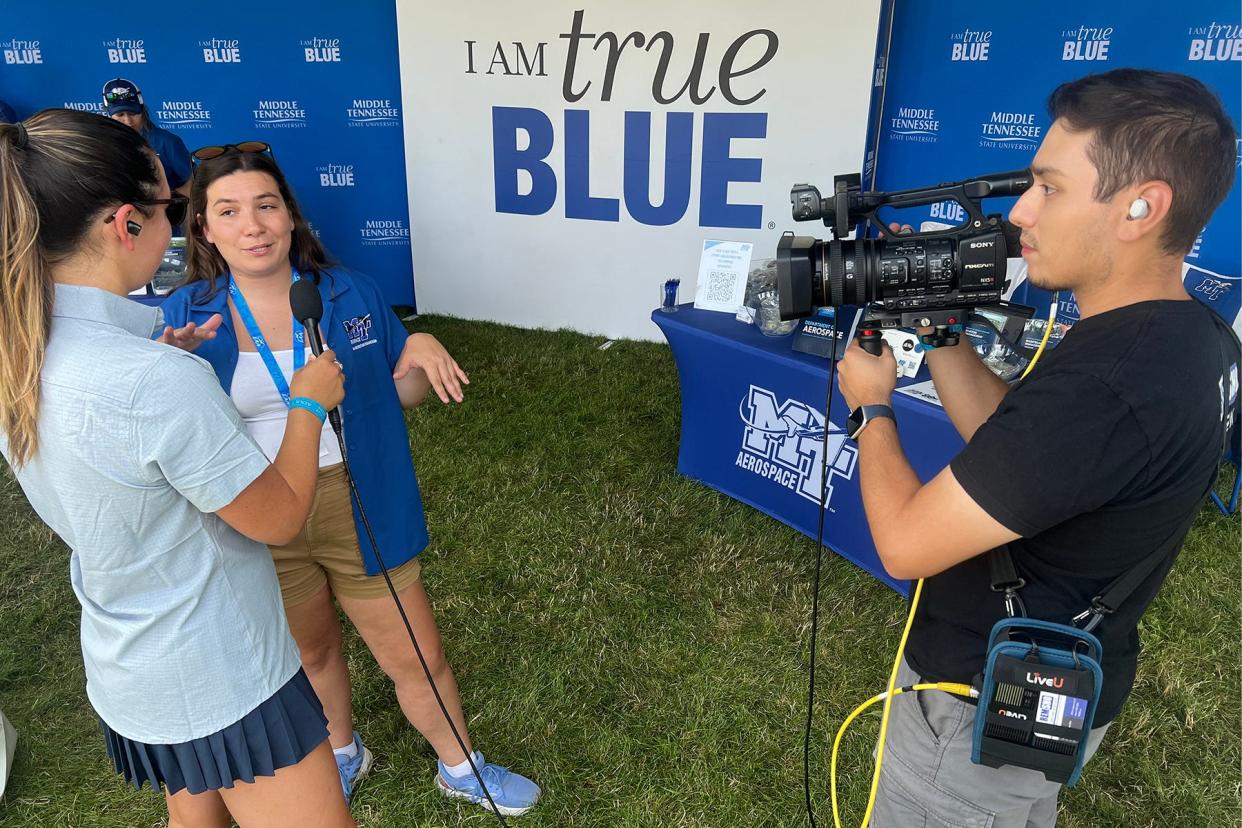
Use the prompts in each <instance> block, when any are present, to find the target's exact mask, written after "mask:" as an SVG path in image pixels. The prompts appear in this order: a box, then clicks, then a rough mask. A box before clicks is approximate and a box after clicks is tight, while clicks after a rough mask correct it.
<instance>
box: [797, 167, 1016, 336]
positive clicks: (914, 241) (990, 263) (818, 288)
mask: <svg viewBox="0 0 1242 828" xmlns="http://www.w3.org/2000/svg"><path fill="white" fill-rule="evenodd" d="M1030 186H1031V174H1030V171H1029V170H1018V171H1015V172H1008V173H999V174H997V175H989V176H983V177H980V178H975V179H971V180H968V181H959V182H955V183H950V184H938V185H936V186H934V187H927V188H921V189H914V190H902V191H898V192H889V193H879V192H875V193H864V192H862V190H861V178H860V176H858V175H844V176H837V177H836V179H835V180H834V192H833V196H832V198H821V196H820V193H819V190H817V189H816V188H815V187H813V186H811V185H809V184H798V185H795V186H794V187H793V188H792V190H791V191H790V194H789V197H790V201H791V202H792V203H793V218H794V220H795V221H811V220H813V219H823V222H824V224H825V225H827V226H829V227H830V228H832V233H833V239H832V240H831V241H822V240H820V239H816V238H813V237H810V236H795V235H793V233H791V232H786V233H785V234H784V235H783V236H781V240H780V242H779V243H778V245H777V251H776V262H777V293H778V297H779V302H780V313H781V318H783V319H794V318H797V317H802V316H808V315H810V314H811V313H812V312H813V311H814V309H815V308H817V307H823V306H830V307H839V306H841V305H860V306H861V305H866V306H868V309H867V314H866V321H867V323H868V324H869V325H872V326H876V327H882V328H884V327H899V326H903V327H915V326H920V327H936V328H937V329H938V330H939V331H940V332H941V334H942V338H943V336H944V334H945V333H946V332H949V333H950V334H953V341H952V342H942V343H941V344H954V343H955V342H956V336H955V334H956V333H957V332H960V326H961V325H963V324H964V323H965V322H966V321H967V318H968V317H969V316H970V314H971V312H972V311H974V310H975V309H988V310H990V311H992V312H993V315H994V316H996V315H999V316H1002V317H1011V316H1013V317H1021V318H1028V317H1029V316H1030V315H1031V311H1030V309H1027V308H1021V307H1020V306H1011V305H1008V304H1007V303H1005V302H1003V301H1002V300H1001V296H1002V294H1003V293H1004V291H1005V289H1006V280H1005V272H1006V259H1008V258H1010V257H1011V256H1017V255H1019V249H1020V246H1019V242H1018V235H1019V231H1018V229H1017V228H1016V227H1014V226H1013V225H1011V224H1009V223H1008V222H1006V221H1003V220H1002V219H1001V217H1000V216H999V215H984V213H983V209H982V206H981V204H980V202H981V201H982V199H984V198H989V197H1000V196H1014V195H1020V194H1021V193H1023V192H1025V191H1026V190H1027V189H1028V188H1029V187H1030ZM943 201H955V202H957V203H958V204H959V205H961V207H962V208H963V209H964V210H965V212H966V216H967V218H966V220H965V222H964V223H962V224H961V225H959V226H957V227H953V228H950V229H947V230H936V231H932V232H927V233H913V234H897V233H894V232H893V231H892V230H890V229H889V228H888V227H887V226H885V224H884V223H883V222H882V221H881V220H879V219H878V218H877V217H876V212H877V211H878V210H879V209H880V208H881V207H885V206H890V207H917V206H921V205H926V204H935V203H938V202H943ZM867 226H872V227H874V228H875V229H876V231H877V232H878V234H879V235H878V238H863V236H864V235H865V233H866V228H867ZM855 229H858V231H859V232H858V233H857V234H856V238H855V239H846V238H845V237H846V236H847V235H849V234H850V233H851V232H852V231H853V230H855ZM1018 327H1020V325H1019V326H1018ZM952 329H955V330H952Z"/></svg>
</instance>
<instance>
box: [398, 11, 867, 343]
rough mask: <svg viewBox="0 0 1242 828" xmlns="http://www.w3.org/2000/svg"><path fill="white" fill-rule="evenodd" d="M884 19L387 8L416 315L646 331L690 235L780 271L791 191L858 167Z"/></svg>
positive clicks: (692, 248)
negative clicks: (394, 29)
mask: <svg viewBox="0 0 1242 828" xmlns="http://www.w3.org/2000/svg"><path fill="white" fill-rule="evenodd" d="M579 12H580V14H579ZM878 19H879V2H878V0H868V2H856V3H851V4H848V5H847V4H830V3H823V2H822V1H821V2H810V1H807V2H803V1H802V0H797V1H796V2H794V1H791V2H784V3H779V4H777V3H770V4H756V3H742V2H736V1H735V0H729V2H704V1H703V0H695V1H694V2H681V3H669V2H652V0H635V2H630V3H627V4H616V3H607V4H606V3H600V2H586V0H578V2H575V3H563V2H555V1H554V0H543V2H539V3H530V4H525V5H522V6H518V5H513V6H501V5H498V4H495V3H492V2H484V1H483V0H458V1H457V2H452V3H436V4H428V3H415V2H412V0H398V4H397V22H398V36H399V42H400V62H401V85H402V97H403V101H404V110H405V114H406V117H405V140H406V153H407V155H406V157H407V170H408V172H407V175H408V186H409V197H410V205H411V211H410V212H411V219H412V235H413V241H414V243H413V257H414V264H415V270H416V272H417V273H418V297H417V299H418V306H419V310H420V311H424V312H433V313H448V314H453V315H457V316H462V317H466V318H470V319H491V320H497V321H501V322H507V323H511V324H516V325H521V326H524V327H550V328H559V327H568V328H573V329H575V330H579V331H584V332H588V333H598V334H605V335H608V336H612V337H633V338H639V339H658V338H660V337H659V331H658V329H657V328H656V327H655V325H653V324H652V323H651V321H650V319H649V315H650V312H651V310H652V308H654V307H655V305H656V304H657V301H658V295H659V289H658V285H659V284H660V283H661V282H663V280H664V279H665V278H667V277H669V276H679V277H681V279H682V288H681V296H682V300H683V301H689V299H690V298H692V297H693V295H694V287H695V284H694V282H695V276H696V274H697V270H698V258H699V253H700V251H701V249H702V240H703V239H706V238H717V239H726V240H737V241H750V242H753V243H754V244H755V250H756V254H755V257H756V259H758V258H764V257H772V256H774V255H775V248H776V242H777V239H778V238H779V236H780V233H781V231H782V230H786V229H795V226H794V224H793V222H792V220H791V219H790V216H789V187H790V185H791V184H793V183H795V182H804V181H811V182H813V183H817V184H818V185H819V186H820V189H821V191H822V192H824V193H826V194H827V193H830V192H831V189H832V177H833V176H834V175H835V174H839V173H846V172H859V171H860V168H861V165H862V161H863V153H864V146H863V145H864V141H865V137H866V131H867V112H868V105H869V101H870V94H871V81H872V74H873V64H874V58H875V41H876V27H877V25H878ZM519 44H520V46H519ZM571 56H572V59H571ZM662 64H663V66H664V71H663V73H661V66H662ZM610 65H611V73H610V71H609V67H610ZM752 67H753V69H752ZM747 70H751V71H747ZM610 80H611V84H610V83H609V81H610ZM687 84H688V87H687ZM647 123H649V125H650V126H649V130H648V129H647V128H646V124H647ZM670 133H671V135H670ZM627 135H628V138H627ZM666 139H667V140H668V141H669V143H668V144H667V145H666ZM666 146H668V147H669V148H671V151H666ZM666 174H667V175H668V176H669V180H670V182H671V183H670V186H669V188H668V189H669V191H670V192H669V193H667V194H666V193H665V189H666V186H665V180H666ZM627 182H628V185H629V186H628V187H627ZM799 232H800V233H802V234H807V233H811V234H814V235H819V236H821V237H822V236H823V235H824V233H825V232H826V228H824V227H823V226H822V225H819V224H814V225H810V224H808V225H803V226H802V228H801V229H800V230H799Z"/></svg>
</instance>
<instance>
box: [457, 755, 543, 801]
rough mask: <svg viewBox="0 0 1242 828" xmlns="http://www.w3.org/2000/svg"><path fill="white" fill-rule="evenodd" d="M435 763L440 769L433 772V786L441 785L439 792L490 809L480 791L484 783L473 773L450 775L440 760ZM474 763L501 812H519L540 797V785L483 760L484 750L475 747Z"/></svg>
mask: <svg viewBox="0 0 1242 828" xmlns="http://www.w3.org/2000/svg"><path fill="white" fill-rule="evenodd" d="M436 764H437V766H438V767H439V771H440V772H439V773H437V774H436V787H437V788H439V789H440V793H442V794H444V795H445V796H448V797H455V798H457V799H465V800H467V801H468V802H473V803H475V804H476V805H482V806H483V807H484V808H485V809H487V810H489V811H490V810H491V809H492V806H491V804H490V803H488V801H487V797H486V796H485V795H484V794H483V786H482V785H480V784H479V780H478V779H476V778H475V776H474V774H473V773H469V774H466V775H465V776H463V777H455V776H449V773H448V771H447V770H446V769H445V767H444V763H443V762H437V763H436ZM474 764H475V767H477V768H478V769H479V773H480V775H482V777H483V780H484V781H485V782H486V783H487V791H488V793H490V794H491V795H492V799H493V800H494V801H495V803H496V810H498V811H500V813H501V814H503V815H504V816H521V815H522V814H524V813H526V812H527V811H529V810H530V809H531V808H533V807H535V803H536V802H538V801H539V795H540V794H541V793H542V791H541V790H539V786H538V785H536V784H535V783H534V782H532V781H531V780H529V779H527V778H526V777H525V776H522V775H521V774H520V773H514V772H513V771H511V770H509V769H508V768H505V767H501V766H500V765H494V764H491V763H489V762H485V761H483V754H481V753H479V752H478V751H477V750H476V751H475V752H474Z"/></svg>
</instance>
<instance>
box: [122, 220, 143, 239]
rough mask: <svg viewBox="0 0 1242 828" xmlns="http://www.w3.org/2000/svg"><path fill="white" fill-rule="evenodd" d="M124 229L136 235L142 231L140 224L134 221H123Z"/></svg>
mask: <svg viewBox="0 0 1242 828" xmlns="http://www.w3.org/2000/svg"><path fill="white" fill-rule="evenodd" d="M125 229H126V230H128V231H129V234H130V235H131V236H136V235H138V234H139V233H141V232H142V225H141V224H139V223H138V222H136V221H127V222H125Z"/></svg>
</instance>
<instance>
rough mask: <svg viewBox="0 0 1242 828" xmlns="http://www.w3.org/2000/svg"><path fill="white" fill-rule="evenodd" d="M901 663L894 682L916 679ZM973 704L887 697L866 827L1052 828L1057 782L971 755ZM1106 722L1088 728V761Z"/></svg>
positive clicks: (945, 697)
mask: <svg viewBox="0 0 1242 828" xmlns="http://www.w3.org/2000/svg"><path fill="white" fill-rule="evenodd" d="M919 681H920V678H919V676H918V675H917V674H916V673H915V672H914V671H913V670H911V669H910V666H909V665H908V664H905V663H902V665H901V669H900V671H899V672H898V674H897V686H899V687H906V686H909V685H911V684H918V683H919ZM974 720H975V707H974V705H970V704H967V703H966V702H964V701H962V700H961V699H959V698H958V697H957V696H954V695H951V694H949V693H944V692H941V691H939V690H926V691H922V692H919V693H902V694H901V695H900V696H898V697H897V698H895V699H893V705H892V712H891V714H890V717H889V722H888V736H887V738H886V740H885V747H884V767H883V769H882V771H881V773H880V791H879V794H878V795H877V797H876V804H875V810H874V811H873V812H872V814H871V823H870V828H1053V826H1055V825H1056V822H1057V794H1059V793H1060V791H1061V785H1060V784H1058V783H1056V782H1048V781H1047V780H1045V779H1044V775H1043V774H1042V773H1039V772H1038V771H1032V770H1026V769H1024V768H1015V767H1012V766H1007V767H1003V768H989V767H985V766H983V765H976V764H974V763H972V762H971V761H970V747H971V740H972V737H973V727H974ZM1107 729H1108V725H1104V726H1103V727H1097V728H1094V729H1092V731H1091V735H1090V736H1089V737H1088V738H1087V760H1088V761H1090V759H1091V756H1092V755H1093V754H1094V753H1095V751H1096V749H1097V748H1099V746H1100V741H1101V740H1102V739H1103V738H1104V731H1106V730H1107Z"/></svg>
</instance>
